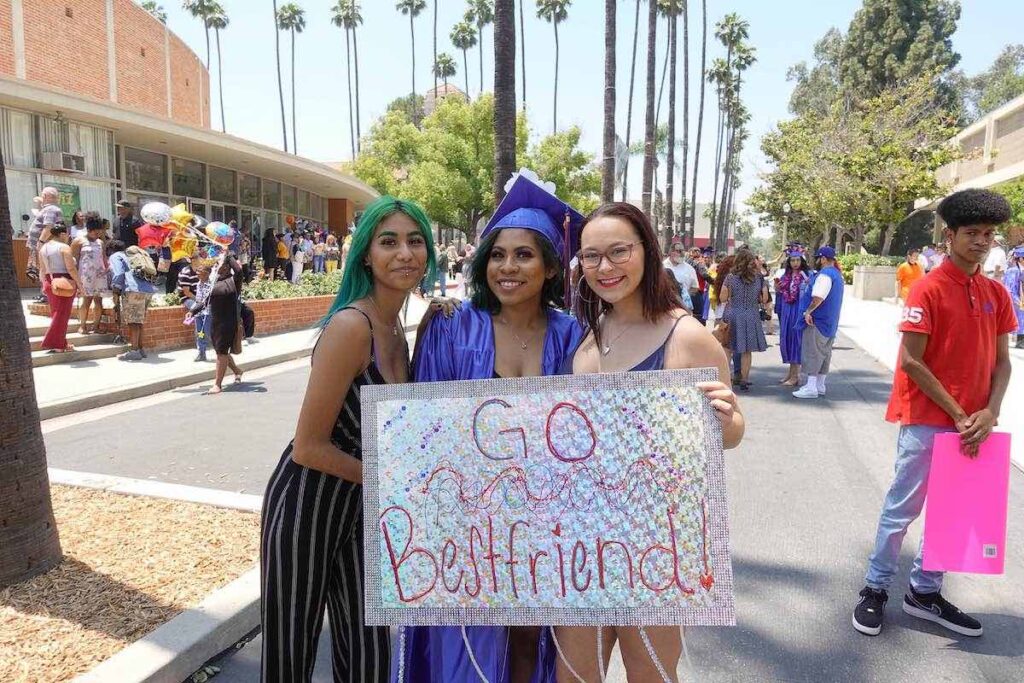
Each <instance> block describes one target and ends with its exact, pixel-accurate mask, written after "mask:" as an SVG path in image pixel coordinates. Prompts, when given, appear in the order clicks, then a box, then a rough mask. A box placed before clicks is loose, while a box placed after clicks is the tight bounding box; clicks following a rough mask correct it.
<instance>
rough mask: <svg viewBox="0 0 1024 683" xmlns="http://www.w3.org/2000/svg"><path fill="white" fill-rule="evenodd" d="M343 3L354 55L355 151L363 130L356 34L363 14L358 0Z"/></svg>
mask: <svg viewBox="0 0 1024 683" xmlns="http://www.w3.org/2000/svg"><path fill="white" fill-rule="evenodd" d="M344 3H345V16H344V20H345V30H346V31H347V32H349V33H351V34H352V56H353V57H354V62H353V69H352V70H353V71H354V72H355V74H356V152H357V153H358V152H359V151H360V150H361V149H362V137H363V130H362V127H361V125H360V121H361V120H362V116H361V114H360V112H361V111H362V109H361V107H360V104H359V40H358V38H357V36H356V28H358V27H359V25H360V24H362V23H363V15H362V13H361V12H360V11H359V0H344Z"/></svg>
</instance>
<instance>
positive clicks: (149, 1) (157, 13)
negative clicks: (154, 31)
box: [142, 0, 167, 24]
mask: <svg viewBox="0 0 1024 683" xmlns="http://www.w3.org/2000/svg"><path fill="white" fill-rule="evenodd" d="M142 9H144V10H146V11H147V12H149V13H150V14H152V15H153V17H154V18H156V20H157V21H159V22H160V23H161V24H166V23H167V12H165V11H164V8H163V6H162V5H158V4H156V3H155V2H153V0H146V2H144V3H142Z"/></svg>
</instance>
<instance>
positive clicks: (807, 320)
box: [793, 246, 845, 398]
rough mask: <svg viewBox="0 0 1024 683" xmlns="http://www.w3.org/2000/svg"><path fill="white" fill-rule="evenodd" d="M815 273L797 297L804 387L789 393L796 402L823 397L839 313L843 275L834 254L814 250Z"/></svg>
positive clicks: (837, 327) (829, 249) (841, 303)
mask: <svg viewBox="0 0 1024 683" xmlns="http://www.w3.org/2000/svg"><path fill="white" fill-rule="evenodd" d="M816 266H817V269H818V272H817V273H815V274H814V275H813V276H812V277H811V281H810V284H809V286H808V287H807V289H806V290H804V293H803V294H802V295H801V296H800V305H799V309H798V310H801V311H803V314H802V315H801V318H800V320H798V321H797V325H796V326H797V329H798V330H801V332H800V335H801V336H800V357H801V362H802V364H803V371H804V372H806V373H807V384H805V385H803V386H802V387H800V388H799V389H797V390H796V391H794V392H793V396H795V397H797V398H818V397H819V396H824V395H825V377H826V376H827V375H828V369H829V363H830V361H831V360H832V344H833V343H835V340H836V334H838V333H839V312H840V310H842V307H843V288H844V286H845V285H844V283H843V274H842V273H840V272H839V269H838V268H836V250H835V249H833V248H832V247H828V246H825V247H821V248H820V249H818V253H817V258H816Z"/></svg>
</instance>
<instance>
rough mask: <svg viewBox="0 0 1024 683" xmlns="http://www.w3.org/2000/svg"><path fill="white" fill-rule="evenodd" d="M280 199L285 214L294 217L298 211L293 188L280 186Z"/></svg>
mask: <svg viewBox="0 0 1024 683" xmlns="http://www.w3.org/2000/svg"><path fill="white" fill-rule="evenodd" d="M281 198H282V201H283V205H284V210H285V212H286V213H290V214H293V215H294V214H295V212H296V211H298V205H297V204H298V202H296V200H295V188H294V187H292V186H291V185H284V186H282V189H281Z"/></svg>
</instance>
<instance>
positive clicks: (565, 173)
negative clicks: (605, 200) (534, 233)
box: [528, 126, 601, 214]
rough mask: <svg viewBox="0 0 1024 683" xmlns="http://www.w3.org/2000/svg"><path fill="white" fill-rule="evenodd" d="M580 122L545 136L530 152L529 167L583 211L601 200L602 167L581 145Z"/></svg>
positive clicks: (596, 205) (588, 209)
mask: <svg viewBox="0 0 1024 683" xmlns="http://www.w3.org/2000/svg"><path fill="white" fill-rule="evenodd" d="M581 135H582V131H580V129H579V128H578V127H577V126H573V127H571V128H569V129H568V130H564V131H561V132H559V133H554V134H553V135H549V136H548V137H546V138H544V139H542V140H541V141H540V142H538V143H537V145H536V146H535V147H534V148H533V149H531V150H530V152H529V154H528V160H529V167H530V168H531V169H533V170H534V171H536V172H537V175H538V176H540V177H541V178H543V179H544V180H545V181H547V182H552V183H554V184H555V187H556V188H557V189H558V196H559V197H560V198H561V199H563V200H564V201H565V202H566V203H568V204H571V205H572V206H573V207H575V208H576V209H578V210H579V211H580V212H582V213H583V214H588V213H590V212H591V211H593V210H594V209H596V208H597V207H598V206H599V205H600V203H601V170H600V168H599V167H598V166H597V165H596V163H595V161H594V156H593V155H592V154H590V153H589V152H586V151H584V150H583V149H581V148H580V136H581Z"/></svg>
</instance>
